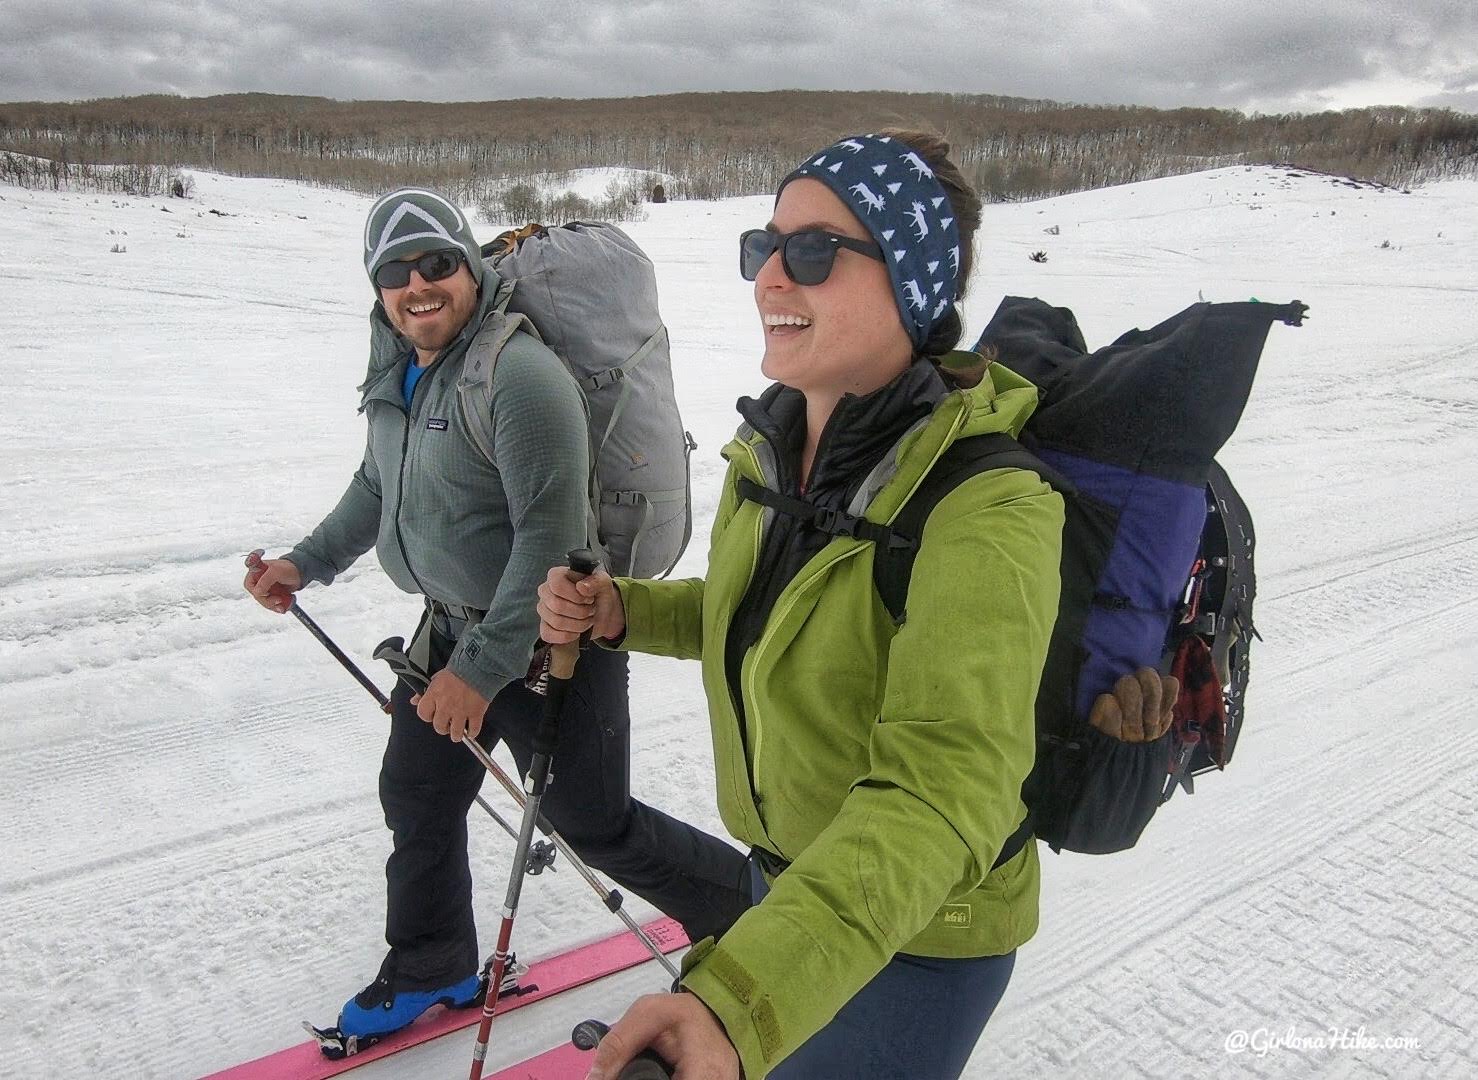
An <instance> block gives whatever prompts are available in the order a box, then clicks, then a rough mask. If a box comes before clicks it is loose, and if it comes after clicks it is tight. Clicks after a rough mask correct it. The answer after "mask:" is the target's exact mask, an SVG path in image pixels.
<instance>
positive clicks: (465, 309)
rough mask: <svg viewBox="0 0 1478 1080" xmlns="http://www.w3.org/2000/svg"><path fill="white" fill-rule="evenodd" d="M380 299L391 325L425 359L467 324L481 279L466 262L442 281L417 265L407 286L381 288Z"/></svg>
mask: <svg viewBox="0 0 1478 1080" xmlns="http://www.w3.org/2000/svg"><path fill="white" fill-rule="evenodd" d="M424 254H425V252H423V251H418V252H416V253H415V254H414V255H411V256H409V257H407V258H405V259H401V260H398V261H400V262H409V263H413V262H415V261H416V260H417V259H419V258H420V257H421V256H422V255H424ZM380 302H381V303H382V304H384V305H385V313H386V314H387V315H389V316H390V322H391V325H393V326H394V327H395V329H397V330H399V331H400V333H401V335H402V336H404V337H405V338H406V339H407V340H408V341H409V342H410V343H411V344H412V345H414V346H415V347H416V351H417V352H418V353H419V354H420V356H421V360H422V362H423V363H424V362H427V361H429V360H430V359H431V358H432V357H434V356H435V355H436V354H437V353H438V352H440V351H441V350H442V349H444V348H446V347H447V346H448V345H449V344H451V341H452V339H453V338H454V337H456V336H457V335H458V334H459V333H461V331H462V327H464V326H466V325H467V320H468V319H470V318H471V317H472V312H473V310H474V309H475V308H476V307H477V281H476V279H474V278H473V276H472V271H470V270H468V269H467V264H466V263H465V262H463V263H462V264H461V265H460V266H458V267H457V272H456V273H455V274H453V275H452V276H451V277H445V278H442V279H441V280H440V281H427V280H425V279H424V278H423V277H421V275H420V273H419V272H417V271H416V270H414V269H413V270H411V277H410V281H408V282H407V283H406V284H405V286H404V288H400V289H386V288H381V289H380Z"/></svg>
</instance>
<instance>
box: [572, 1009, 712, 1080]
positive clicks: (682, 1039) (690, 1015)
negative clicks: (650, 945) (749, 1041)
mask: <svg viewBox="0 0 1478 1080" xmlns="http://www.w3.org/2000/svg"><path fill="white" fill-rule="evenodd" d="M647 1047H651V1048H652V1049H653V1050H655V1051H656V1052H657V1053H658V1054H660V1055H662V1058H663V1059H664V1060H665V1061H666V1062H667V1063H668V1064H669V1065H671V1066H672V1067H673V1070H674V1071H673V1080H739V1054H738V1052H737V1051H736V1050H735V1049H734V1047H733V1045H732V1044H731V1043H730V1042H729V1037H728V1036H727V1035H725V1034H724V1029H723V1025H722V1024H720V1023H719V1022H718V1018H717V1017H715V1016H714V1015H713V1013H711V1012H709V1011H708V1006H707V1005H705V1004H703V1002H702V1001H700V1000H699V999H698V998H697V997H696V996H694V995H693V994H687V993H677V994H648V995H647V996H646V997H640V998H637V999H636V1000H635V1001H634V1002H632V1004H631V1008H629V1009H627V1010H626V1015H625V1016H623V1017H621V1019H620V1020H619V1021H617V1022H616V1024H615V1025H614V1026H613V1027H612V1028H611V1030H610V1031H609V1032H608V1033H607V1034H606V1037H605V1038H603V1039H602V1040H601V1041H600V1046H599V1048H597V1050H596V1051H595V1063H594V1064H593V1065H591V1067H590V1072H589V1073H588V1074H587V1075H586V1077H585V1080H615V1078H616V1077H617V1076H619V1075H620V1074H621V1070H622V1069H623V1068H625V1067H626V1066H627V1065H628V1064H629V1063H630V1062H631V1059H632V1058H634V1057H636V1055H637V1054H639V1053H641V1052H642V1051H643V1050H645V1049H646V1048H647Z"/></svg>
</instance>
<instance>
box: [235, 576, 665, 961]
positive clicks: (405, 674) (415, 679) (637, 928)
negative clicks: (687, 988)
mask: <svg viewBox="0 0 1478 1080" xmlns="http://www.w3.org/2000/svg"><path fill="white" fill-rule="evenodd" d="M263 554H264V552H263V551H262V549H260V548H259V549H257V550H256V551H253V552H250V553H249V554H248V555H247V556H246V565H247V568H248V569H256V568H257V567H259V566H261V564H262V555H263ZM288 610H289V611H290V612H292V613H293V614H294V615H296V616H297V617H298V621H299V622H300V623H302V624H303V625H304V626H305V627H307V628H308V631H309V633H311V634H312V635H313V636H314V637H315V638H317V639H318V642H319V643H320V644H321V645H323V647H324V648H325V649H327V650H328V651H329V653H330V654H331V655H332V656H333V657H334V659H336V660H338V662H339V663H340V664H342V665H343V666H344V669H345V670H346V671H348V672H349V674H350V675H352V676H354V679H355V681H356V682H358V683H359V685H360V686H362V687H364V688H365V689H366V690H368V691H369V693H370V696H371V697H373V698H374V699H375V700H376V701H377V702H379V703H380V710H381V711H382V712H386V713H388V712H389V711H390V699H389V698H388V697H386V696H385V694H384V693H383V692H382V691H381V690H380V688H379V687H378V686H376V685H375V684H374V682H373V681H372V680H371V679H370V678H369V676H368V675H366V674H365V673H364V672H363V671H362V670H360V668H359V666H358V665H357V664H355V663H354V661H353V660H351V659H349V657H348V656H346V655H345V654H344V651H343V650H342V649H340V648H339V647H338V646H337V645H335V644H334V642H333V640H332V639H331V638H330V637H329V636H328V635H327V634H325V633H324V632H323V630H322V629H321V628H320V627H319V626H318V624H317V623H316V622H314V621H313V620H312V619H310V618H309V617H308V615H307V613H306V612H304V611H303V609H302V608H301V607H299V606H298V602H297V601H296V600H294V601H293V602H292V606H291V607H289V608H288ZM403 645H404V642H403V641H402V639H400V638H389V639H388V640H386V641H383V642H381V643H380V645H379V647H378V648H376V649H375V658H376V659H377V660H385V661H386V662H388V663H389V664H390V668H391V670H392V671H394V672H395V674H396V675H397V676H398V677H400V678H403V679H405V680H406V682H407V683H408V684H409V685H410V686H411V688H412V689H414V690H418V691H424V690H425V689H426V687H427V685H428V683H429V681H430V680H429V679H427V677H426V674H425V673H424V672H422V671H421V670H420V669H419V668H417V667H416V666H415V665H414V664H412V663H411V662H410V659H409V658H408V657H407V656H406V655H405V652H404V650H403V648H402V646H403ZM462 745H463V746H465V747H467V749H468V750H470V751H471V752H472V755H473V756H474V757H475V758H477V760H478V761H480V762H482V766H483V768H485V769H486V770H487V771H488V772H490V773H491V774H492V776H493V779H494V780H496V781H498V783H499V784H500V785H501V786H502V788H503V790H504V791H506V792H508V794H509V795H511V796H512V797H513V801H514V802H516V803H517V804H518V805H519V808H520V809H522V808H523V806H524V794H523V790H522V789H521V788H520V787H519V786H518V785H517V784H515V783H514V782H513V779H512V778H511V777H510V776H509V775H508V774H507V773H506V772H505V771H504V770H503V768H502V766H500V765H499V764H498V763H497V762H496V761H494V760H493V759H492V757H491V755H489V754H488V752H487V751H486V750H484V749H483V748H482V746H481V745H479V743H478V742H477V740H476V739H463V740H462ZM477 802H478V805H479V806H481V807H482V808H483V809H484V810H486V811H487V812H488V814H490V815H491V816H492V818H493V820H495V821H496V822H497V823H498V824H499V825H501V826H502V827H503V831H504V832H506V833H508V835H509V836H511V837H513V838H514V840H517V839H518V831H517V830H516V829H514V827H513V826H512V825H510V824H508V822H507V821H505V820H504V819H503V818H502V816H500V815H499V814H498V812H497V811H495V810H494V809H493V808H492V807H491V806H490V805H488V802H487V800H485V799H484V798H483V797H482V796H481V795H479V796H477ZM538 825H539V831H540V832H542V833H543V834H544V835H545V836H547V837H549V839H550V841H551V842H553V844H554V847H555V849H556V850H558V851H559V853H560V854H561V855H563V856H564V857H565V859H566V860H567V861H568V862H569V864H570V865H571V866H573V867H574V868H575V872H576V873H578V874H579V875H580V877H582V878H583V879H584V880H585V883H586V884H587V885H589V886H590V887H591V889H593V890H594V891H595V894H596V895H597V896H599V897H600V901H601V903H602V904H604V905H605V908H606V910H607V911H609V912H610V913H611V914H612V915H615V916H616V918H618V919H620V920H621V922H622V923H623V924H624V925H625V927H626V929H627V930H629V931H631V933H632V934H633V935H634V936H635V937H636V939H637V940H638V941H640V942H641V943H642V945H643V946H645V947H646V950H647V952H649V953H651V954H652V956H653V958H655V959H656V960H657V962H658V963H660V964H661V965H662V966H663V968H665V969H666V970H667V973H668V974H669V975H671V976H672V977H673V978H674V979H676V978H678V977H679V973H678V970H677V968H676V967H674V966H673V963H672V961H671V960H669V959H668V958H667V955H666V954H665V953H664V952H663V951H662V950H661V949H660V948H658V947H657V943H656V942H654V941H653V940H652V939H651V937H649V936H648V935H647V932H646V931H645V930H643V929H642V928H641V924H640V923H638V922H637V921H636V920H635V919H633V918H632V917H631V915H630V914H629V913H628V912H627V911H626V908H625V907H624V906H623V905H624V904H625V898H624V897H623V896H622V895H621V891H620V890H619V889H610V888H607V887H606V886H605V885H604V884H603V883H602V882H601V880H600V878H598V877H596V876H595V873H594V872H593V871H592V870H591V869H590V867H588V866H586V865H585V861H584V860H583V859H581V858H580V856H578V855H576V854H575V851H574V849H573V848H571V847H570V845H569V843H568V842H566V840H565V838H564V837H562V836H560V835H559V833H557V832H555V831H554V826H553V825H551V824H549V821H548V820H547V819H546V818H544V817H543V816H542V815H541V816H540V818H539V821H538ZM553 861H554V860H553V858H552V856H551V855H549V854H548V852H547V850H544V849H543V844H542V842H541V843H540V844H536V845H534V846H533V847H532V848H531V850H530V852H529V854H528V855H527V856H526V869H527V870H528V872H529V873H532V874H538V873H539V872H540V871H541V870H543V869H544V868H545V867H552V864H553Z"/></svg>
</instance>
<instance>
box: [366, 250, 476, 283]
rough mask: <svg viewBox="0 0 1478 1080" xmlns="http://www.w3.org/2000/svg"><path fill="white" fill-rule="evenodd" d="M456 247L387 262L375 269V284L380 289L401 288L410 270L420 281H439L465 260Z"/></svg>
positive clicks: (409, 275) (406, 281)
mask: <svg viewBox="0 0 1478 1080" xmlns="http://www.w3.org/2000/svg"><path fill="white" fill-rule="evenodd" d="M466 258H467V257H466V256H465V255H463V254H462V252H461V251H459V250H458V249H457V248H443V249H442V250H440V251H428V252H426V254H424V255H422V256H421V257H420V258H419V259H408V260H406V261H404V262H387V263H384V264H382V265H381V266H380V268H379V269H377V270H376V271H375V284H376V285H378V286H379V287H380V288H382V289H403V288H405V287H406V286H407V285H409V284H410V283H411V271H412V270H414V271H415V272H416V273H418V274H420V275H421V280H422V281H440V280H441V279H442V278H449V277H451V276H452V275H453V274H455V273H456V272H457V268H458V267H460V266H461V265H462V263H463V262H464V261H465V260H466Z"/></svg>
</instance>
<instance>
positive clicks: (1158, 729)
mask: <svg viewBox="0 0 1478 1080" xmlns="http://www.w3.org/2000/svg"><path fill="white" fill-rule="evenodd" d="M1179 696H1180V680H1179V679H1177V678H1175V677H1174V676H1173V675H1161V674H1160V673H1159V672H1158V671H1155V670H1154V669H1153V668H1140V669H1139V670H1138V671H1136V672H1135V673H1134V674H1133V675H1125V676H1124V677H1123V678H1122V679H1120V680H1119V681H1118V682H1116V683H1115V684H1114V692H1113V693H1112V694H1099V695H1098V700H1097V701H1095V702H1094V703H1093V711H1092V712H1091V713H1090V714H1089V716H1088V722H1089V723H1090V724H1092V725H1093V726H1094V727H1096V728H1097V729H1098V730H1099V731H1101V732H1103V733H1104V734H1105V735H1109V736H1112V737H1113V738H1115V739H1120V740H1122V741H1123V742H1126V743H1141V742H1154V741H1155V740H1156V739H1158V738H1159V737H1160V736H1161V735H1163V734H1165V732H1167V731H1169V730H1170V721H1171V720H1172V719H1174V716H1175V699H1176V698H1178V697H1179Z"/></svg>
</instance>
